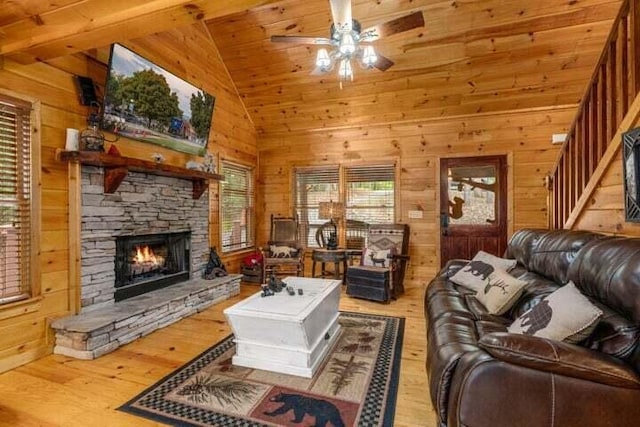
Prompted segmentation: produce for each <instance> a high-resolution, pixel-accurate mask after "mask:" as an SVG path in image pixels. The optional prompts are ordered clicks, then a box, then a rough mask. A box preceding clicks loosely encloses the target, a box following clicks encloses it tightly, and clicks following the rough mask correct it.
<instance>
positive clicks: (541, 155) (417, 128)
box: [257, 107, 575, 287]
mask: <svg viewBox="0 0 640 427" xmlns="http://www.w3.org/2000/svg"><path fill="white" fill-rule="evenodd" d="M327 108H330V107H327ZM574 114H575V109H574V108H563V109H555V110H545V111H530V112H521V113H509V114H495V115H489V114H487V115H476V116H470V117H461V118H449V119H441V120H430V121H422V122H421V121H416V122H411V123H403V124H391V125H379V126H375V125H372V126H358V127H345V128H338V129H333V130H322V129H319V130H315V131H308V132H291V133H286V134H285V133H282V134H267V135H264V136H262V135H261V136H260V138H259V144H258V146H259V158H260V175H259V182H258V196H259V198H258V209H257V211H258V213H259V214H260V215H262V217H261V218H259V219H258V224H259V225H260V228H259V230H258V243H264V242H265V241H266V240H267V239H268V234H269V231H268V226H269V216H270V215H271V214H275V215H285V214H290V213H291V212H292V209H293V201H292V199H291V188H292V187H291V185H292V182H291V180H292V178H291V171H292V169H293V167H295V166H306V165H330V164H339V163H344V164H347V163H358V162H371V161H379V160H388V159H395V160H396V161H397V162H398V163H399V165H400V171H401V172H400V176H399V178H398V186H397V189H398V191H399V192H400V194H399V206H398V207H397V211H396V219H397V221H398V222H405V223H408V224H410V225H411V240H410V255H411V262H410V264H409V271H408V274H407V281H406V283H405V286H408V287H411V286H422V285H423V284H425V283H426V282H428V281H429V280H430V278H431V277H433V275H434V274H435V273H436V272H437V270H438V269H439V244H440V242H439V207H438V203H439V195H438V185H439V182H438V179H439V178H438V165H439V159H440V158H441V157H447V156H451V157H454V156H481V155H492V154H507V155H508V159H509V162H510V164H509V176H510V179H509V183H510V186H509V201H510V214H509V217H510V224H509V230H517V229H519V228H523V227H541V228H546V227H547V221H548V218H547V191H546V188H545V176H546V175H547V174H548V173H549V172H550V170H551V168H552V166H553V165H554V162H555V160H556V157H557V155H558V149H559V147H558V146H554V145H552V144H551V135H552V134H554V133H562V132H566V129H567V127H568V126H569V125H570V123H571V121H572V120H573V118H574ZM409 210H422V211H423V218H422V219H409V218H408V214H407V212H408V211H409Z"/></svg>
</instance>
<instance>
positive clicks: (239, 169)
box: [220, 160, 255, 252]
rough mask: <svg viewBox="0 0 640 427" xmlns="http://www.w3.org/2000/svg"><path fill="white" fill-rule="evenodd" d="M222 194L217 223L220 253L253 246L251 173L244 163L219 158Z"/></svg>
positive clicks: (253, 216) (253, 217) (253, 218)
mask: <svg viewBox="0 0 640 427" xmlns="http://www.w3.org/2000/svg"><path fill="white" fill-rule="evenodd" d="M221 173H222V175H224V181H222V197H221V202H220V222H221V226H222V252H231V251H235V250H238V249H245V248H250V247H252V246H253V245H254V237H253V230H254V226H253V225H254V220H255V213H254V209H253V200H254V195H253V172H252V170H251V169H250V168H248V167H246V166H241V165H237V164H234V163H230V162H227V161H224V160H223V161H222V168H221Z"/></svg>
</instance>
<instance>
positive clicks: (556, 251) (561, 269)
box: [529, 230, 603, 285]
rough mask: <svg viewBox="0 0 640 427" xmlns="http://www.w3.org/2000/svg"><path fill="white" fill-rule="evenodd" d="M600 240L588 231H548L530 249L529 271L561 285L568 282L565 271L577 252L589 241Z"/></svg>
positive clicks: (600, 236)
mask: <svg viewBox="0 0 640 427" xmlns="http://www.w3.org/2000/svg"><path fill="white" fill-rule="evenodd" d="M602 238H603V236H602V235H601V234H595V233H590V232H588V231H571V230H553V231H549V232H547V233H545V234H544V235H542V236H541V237H540V238H539V239H538V241H537V244H536V245H535V246H534V248H533V249H532V252H531V259H530V262H529V270H531V271H533V272H535V273H538V274H540V275H542V276H544V277H546V278H548V279H551V280H553V281H554V282H557V283H558V284H561V285H563V284H565V283H567V281H568V279H567V270H568V268H569V266H570V265H571V263H572V262H573V260H574V259H575V258H576V254H577V253H578V251H579V250H580V249H582V247H583V246H584V245H586V244H587V243H589V242H590V241H592V240H597V239H602ZM599 264H600V263H599V262H598V263H596V265H599Z"/></svg>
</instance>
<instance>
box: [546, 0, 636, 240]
mask: <svg viewBox="0 0 640 427" xmlns="http://www.w3.org/2000/svg"><path fill="white" fill-rule="evenodd" d="M639 92H640V4H638V1H637V0H625V1H624V2H623V3H622V6H621V8H620V13H619V14H618V16H617V18H616V20H615V21H614V23H613V26H612V30H611V33H610V34H609V37H608V39H607V42H606V44H605V47H604V50H603V52H602V55H601V56H600V60H599V62H598V65H597V66H596V68H595V70H594V73H593V77H592V79H591V82H590V84H589V85H588V87H587V90H586V93H585V95H584V96H583V98H582V102H581V104H580V106H579V108H578V113H577V115H576V118H575V119H574V121H573V123H572V125H571V127H570V129H569V132H568V134H567V139H566V140H565V142H564V145H563V146H562V149H561V150H560V153H559V156H558V160H557V162H556V166H555V169H554V171H553V172H552V174H551V179H550V182H549V187H550V188H549V190H550V198H549V204H550V206H549V213H550V215H549V218H550V224H549V225H550V228H552V229H558V228H567V229H569V228H572V226H573V225H574V224H575V222H576V220H577V219H578V217H579V215H580V214H581V212H582V211H583V209H584V208H585V207H586V204H587V201H588V200H589V197H590V196H591V194H592V193H593V191H594V190H595V188H596V187H597V185H598V183H599V181H600V178H601V177H602V175H603V174H604V172H605V171H606V168H607V167H608V165H609V164H610V163H611V161H613V160H614V158H615V157H616V154H617V153H618V150H619V148H620V145H621V134H622V132H625V131H627V130H629V129H630V127H631V126H632V125H633V124H634V123H635V122H636V121H637V118H638V115H639V114H640V113H639V111H640V100H636V97H637V95H638V93H639Z"/></svg>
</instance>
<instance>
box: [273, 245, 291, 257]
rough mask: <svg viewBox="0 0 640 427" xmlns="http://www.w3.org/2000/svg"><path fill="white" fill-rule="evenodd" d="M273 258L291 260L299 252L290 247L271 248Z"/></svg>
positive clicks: (274, 246)
mask: <svg viewBox="0 0 640 427" xmlns="http://www.w3.org/2000/svg"><path fill="white" fill-rule="evenodd" d="M269 251H270V252H271V258H291V257H292V256H293V255H294V254H295V253H296V252H297V251H298V250H297V249H296V248H291V247H289V246H276V245H271V246H269Z"/></svg>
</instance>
